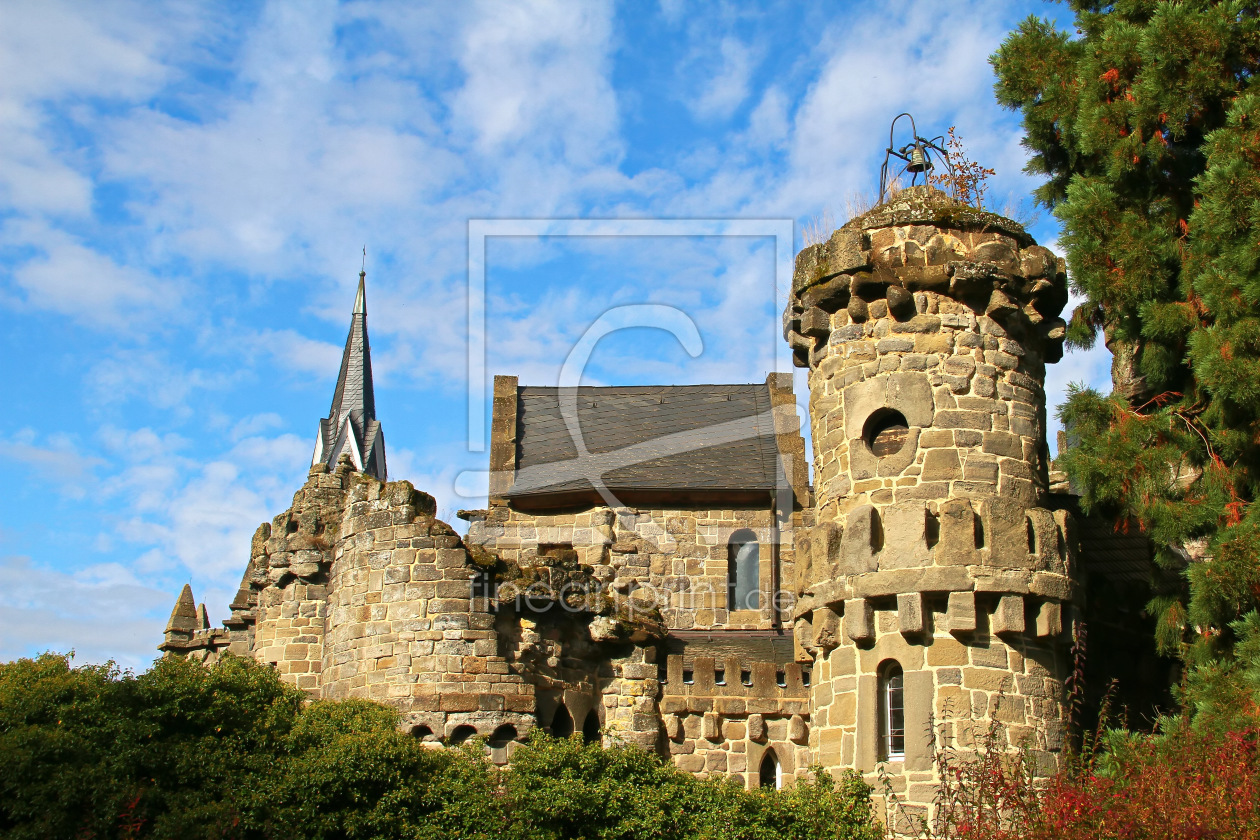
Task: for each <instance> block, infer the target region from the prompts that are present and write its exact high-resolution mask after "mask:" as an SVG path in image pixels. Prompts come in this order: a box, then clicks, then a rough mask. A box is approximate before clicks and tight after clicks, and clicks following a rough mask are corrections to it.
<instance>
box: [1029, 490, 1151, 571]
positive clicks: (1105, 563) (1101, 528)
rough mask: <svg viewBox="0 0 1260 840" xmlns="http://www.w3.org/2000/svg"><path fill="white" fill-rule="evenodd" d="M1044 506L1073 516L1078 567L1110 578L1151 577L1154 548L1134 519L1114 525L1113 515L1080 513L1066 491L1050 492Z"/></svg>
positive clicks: (1072, 497)
mask: <svg viewBox="0 0 1260 840" xmlns="http://www.w3.org/2000/svg"><path fill="white" fill-rule="evenodd" d="M1047 502H1048V506H1049V507H1051V508H1053V509H1055V510H1060V509H1062V510H1067V511H1068V512H1070V513H1071V514H1072V516H1073V518H1075V519H1076V534H1077V538H1078V540H1079V542H1080V559H1081V568H1082V570H1083V571H1085V572H1086V573H1088V574H1090V575H1101V576H1102V577H1105V578H1108V579H1109V580H1113V581H1140V582H1143V583H1147V582H1149V581H1150V580H1151V574H1152V571H1153V570H1154V562H1155V561H1154V551H1153V547H1152V546H1151V541H1150V539H1148V538H1147V536H1146V534H1145V533H1143V531H1142V529H1141V528H1140V527H1139V526H1138V523H1137V522H1136V521H1131V522H1129V523H1128V525H1127V527H1126V526H1125V525H1124V524H1123V523H1122V524H1121V525H1119V526H1118V525H1117V524H1116V520H1115V518H1114V517H1109V516H1102V515H1098V514H1095V515H1093V516H1086V515H1084V514H1083V513H1082V512H1081V508H1080V503H1079V500H1078V498H1077V497H1076V496H1075V495H1073V494H1070V493H1051V494H1050V496H1049V498H1048V500H1047Z"/></svg>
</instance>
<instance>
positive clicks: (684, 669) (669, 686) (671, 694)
mask: <svg viewBox="0 0 1260 840" xmlns="http://www.w3.org/2000/svg"><path fill="white" fill-rule="evenodd" d="M666 673H667V678H666V680H665V683H664V685H663V696H662V699H661V704H660V705H661V712H662V714H663V723H664V730H665V736H666V746H667V748H668V750H669V755H670V756H671V757H672V758H673V760H674V763H675V764H677V765H678V767H679V768H680V769H682V770H686V771H688V772H692V773H696V774H698V775H701V776H707V775H728V776H733V777H735V778H737V779H740V780H741V781H743V782H744V784H745V785H746V786H747V787H749V788H753V787H757V786H758V784H759V776H758V773H759V770H760V766H761V762H762V760H763V758H764V757H765V753H766V751H767V750H770V751H773V753H774V755H775V758H776V759H777V761H778V762H779V764H780V766H781V768H782V774H783V779H784V780H790V779H792V778H800V777H803V776H804V775H805V774H806V771H807V770H808V768H809V766H810V763H811V762H810V749H809V744H808V739H809V687H808V686H807V685H806V684H805V682H804V680H803V679H802V670H801V666H800V665H799V664H798V663H794V662H792V663H786V664H780V663H774V662H748V661H744V660H741V659H738V658H734V657H732V658H728V659H725V660H723V661H721V662H715V660H714V659H713V658H712V657H703V656H698V657H695V658H694V660H692V661H690V662H688V661H686V659H685V658H684V657H682V656H678V655H672V656H670V657H668V660H667V663H666Z"/></svg>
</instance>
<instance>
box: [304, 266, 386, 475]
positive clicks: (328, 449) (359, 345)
mask: <svg viewBox="0 0 1260 840" xmlns="http://www.w3.org/2000/svg"><path fill="white" fill-rule="evenodd" d="M365 254H366V252H365ZM366 280H367V271H366V269H360V271H359V291H358V293H357V294H356V295H355V298H354V311H353V312H352V313H351V315H350V334H349V335H347V336H346V349H345V350H344V351H343V352H342V354H341V372H340V373H339V374H338V376H337V389H336V390H335V391H334V392H333V401H332V407H331V408H330V409H329V410H328V416H327V417H326V418H324V419H322V420H320V421H319V435H318V437H317V438H316V439H315V454H314V455H313V456H312V458H311V466H315V465H316V464H320V463H323V464H327V465H328V468H329V469H333V468H335V467H336V466H337V461H338V460H339V459H340V458H341V457H342V456H343V455H345V456H348V457H349V458H350V462H351V463H352V464H353V465H354V468H355V469H356V470H361V471H362V472H365V473H368V474H370V475H374V476H376V477H377V478H379V479H380V480H381V481H385V476H386V471H385V435H384V433H383V432H382V431H381V424H380V423H379V422H377V420H376V399H375V396H374V394H373V392H372V350H371V347H370V345H369V343H368V332H367V294H366V292H365V290H364V286H365V285H366Z"/></svg>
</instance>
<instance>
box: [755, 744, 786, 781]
mask: <svg viewBox="0 0 1260 840" xmlns="http://www.w3.org/2000/svg"><path fill="white" fill-rule="evenodd" d="M758 777H759V780H760V785H761V787H763V788H774V789H775V790H778V789H779V788H781V787H783V768H782V767H781V766H780V765H779V759H778V756H776V755H775V754H774V750H766V754H765V755H764V756H762V758H761V771H760V772H759V773H758Z"/></svg>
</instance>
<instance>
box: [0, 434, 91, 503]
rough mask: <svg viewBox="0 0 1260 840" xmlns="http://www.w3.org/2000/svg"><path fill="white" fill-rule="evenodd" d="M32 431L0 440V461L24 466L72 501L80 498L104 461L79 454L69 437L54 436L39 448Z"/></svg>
mask: <svg viewBox="0 0 1260 840" xmlns="http://www.w3.org/2000/svg"><path fill="white" fill-rule="evenodd" d="M37 439H38V436H37V435H36V433H35V431H34V430H33V429H29V428H27V429H22V430H20V431H18V432H17V433H16V434H14V435H13V436H12V437H11V438H9V439H8V440H6V439H4V438H3V437H0V458H7V459H9V460H12V461H17V462H18V463H21V464H25V465H27V466H28V467H30V468H31V470H32V471H33V472H34V473H35V474H37V475H39V476H40V477H41V478H42V479H44V480H46V481H52V482H54V483H55V484H57V485H58V487H59V489H60V491H61V492H62V493H63V494H64V495H66V496H68V497H70V498H72V499H81V498H83V497H84V496H85V495H86V494H87V492H88V490H89V489H90V487H91V486H92V485H94V484H95V483H96V475H95V472H96V470H97V469H98V468H99V467H101V466H102V465H104V463H105V461H104V460H103V459H101V458H98V457H96V456H94V455H85V454H83V453H81V452H79V450H78V447H77V446H76V445H75V443H74V441H73V439H72V438H70V437H69V436H67V435H64V434H54V435H50V436H49V437H48V438H47V444H46V445H44V446H40V445H39V444H38V443H37Z"/></svg>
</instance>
